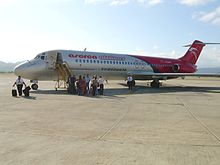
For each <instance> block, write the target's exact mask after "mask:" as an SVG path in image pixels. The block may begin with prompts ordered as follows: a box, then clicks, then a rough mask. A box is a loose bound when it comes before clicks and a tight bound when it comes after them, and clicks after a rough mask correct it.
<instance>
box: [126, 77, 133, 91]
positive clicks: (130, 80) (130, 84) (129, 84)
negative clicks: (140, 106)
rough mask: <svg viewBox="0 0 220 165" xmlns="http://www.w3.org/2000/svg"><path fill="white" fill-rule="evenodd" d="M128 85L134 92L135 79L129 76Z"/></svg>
mask: <svg viewBox="0 0 220 165" xmlns="http://www.w3.org/2000/svg"><path fill="white" fill-rule="evenodd" d="M127 85H128V89H129V90H132V86H133V78H132V76H128V78H127Z"/></svg>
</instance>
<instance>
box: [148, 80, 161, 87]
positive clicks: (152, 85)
mask: <svg viewBox="0 0 220 165" xmlns="http://www.w3.org/2000/svg"><path fill="white" fill-rule="evenodd" d="M150 86H151V87H152V88H160V82H159V80H153V81H152V82H151V83H150Z"/></svg>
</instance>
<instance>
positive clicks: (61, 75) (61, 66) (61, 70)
mask: <svg viewBox="0 0 220 165" xmlns="http://www.w3.org/2000/svg"><path fill="white" fill-rule="evenodd" d="M55 70H56V71H57V74H58V80H57V83H56V85H55V89H57V87H58V88H60V87H61V86H62V85H64V88H66V86H67V80H68V77H69V76H71V71H70V67H69V65H68V64H67V63H66V62H63V63H57V64H56V67H55Z"/></svg>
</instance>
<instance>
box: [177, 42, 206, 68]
mask: <svg viewBox="0 0 220 165" xmlns="http://www.w3.org/2000/svg"><path fill="white" fill-rule="evenodd" d="M186 46H187V47H188V46H190V48H189V49H188V51H187V52H186V54H185V55H184V56H183V57H181V58H179V59H180V60H182V61H184V62H188V63H191V64H195V63H196V62H197V60H198V58H199V55H200V53H201V51H202V48H203V47H204V46H205V44H204V43H203V42H201V41H198V40H195V41H194V42H193V44H192V45H186Z"/></svg>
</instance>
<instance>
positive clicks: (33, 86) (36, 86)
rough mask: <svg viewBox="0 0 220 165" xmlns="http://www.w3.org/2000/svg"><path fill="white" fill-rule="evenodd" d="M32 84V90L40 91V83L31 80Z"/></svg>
mask: <svg viewBox="0 0 220 165" xmlns="http://www.w3.org/2000/svg"><path fill="white" fill-rule="evenodd" d="M30 82H31V83H33V84H32V85H31V88H32V89H33V90H37V89H38V85H37V83H38V81H37V80H31V81H30Z"/></svg>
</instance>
